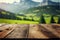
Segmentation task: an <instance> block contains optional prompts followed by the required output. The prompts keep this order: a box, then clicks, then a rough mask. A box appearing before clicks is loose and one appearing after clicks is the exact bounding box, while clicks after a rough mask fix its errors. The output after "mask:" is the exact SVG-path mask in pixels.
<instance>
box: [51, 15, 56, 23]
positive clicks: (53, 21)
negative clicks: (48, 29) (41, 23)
mask: <svg viewBox="0 0 60 40" xmlns="http://www.w3.org/2000/svg"><path fill="white" fill-rule="evenodd" d="M53 17H54V16H53V15H52V16H51V21H50V22H51V23H56V22H55V20H54V18H53Z"/></svg>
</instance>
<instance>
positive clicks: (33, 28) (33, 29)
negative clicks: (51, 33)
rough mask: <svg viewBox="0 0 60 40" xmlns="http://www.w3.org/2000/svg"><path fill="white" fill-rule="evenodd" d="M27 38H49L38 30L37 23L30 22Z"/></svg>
mask: <svg viewBox="0 0 60 40" xmlns="http://www.w3.org/2000/svg"><path fill="white" fill-rule="evenodd" d="M28 38H49V37H47V36H45V35H44V34H43V33H42V32H41V31H40V30H39V26H38V25H33V24H30V28H29V36H28Z"/></svg>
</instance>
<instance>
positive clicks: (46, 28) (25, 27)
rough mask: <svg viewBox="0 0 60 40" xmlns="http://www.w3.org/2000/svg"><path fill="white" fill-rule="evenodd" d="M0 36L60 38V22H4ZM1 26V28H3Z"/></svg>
mask: <svg viewBox="0 0 60 40" xmlns="http://www.w3.org/2000/svg"><path fill="white" fill-rule="evenodd" d="M0 26H1V27H2V29H3V31H0V38H60V24H4V25H3V26H2V25H0ZM2 29H1V28H0V30H2Z"/></svg>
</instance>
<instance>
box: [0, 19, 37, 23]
mask: <svg viewBox="0 0 60 40" xmlns="http://www.w3.org/2000/svg"><path fill="white" fill-rule="evenodd" d="M0 23H9V24H15V23H17V24H38V22H33V21H24V20H10V19H0Z"/></svg>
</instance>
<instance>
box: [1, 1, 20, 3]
mask: <svg viewBox="0 0 60 40" xmlns="http://www.w3.org/2000/svg"><path fill="white" fill-rule="evenodd" d="M0 2H4V3H13V2H20V0H0Z"/></svg>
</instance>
